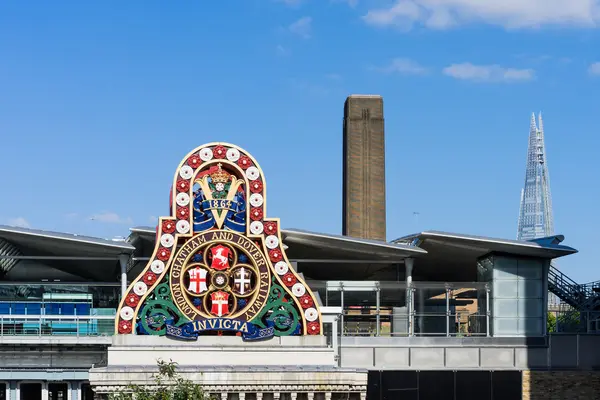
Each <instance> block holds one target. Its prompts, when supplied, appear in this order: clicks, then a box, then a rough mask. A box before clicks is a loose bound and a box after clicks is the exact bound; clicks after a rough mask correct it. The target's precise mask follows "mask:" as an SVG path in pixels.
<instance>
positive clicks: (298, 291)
mask: <svg viewBox="0 0 600 400" xmlns="http://www.w3.org/2000/svg"><path fill="white" fill-rule="evenodd" d="M292 293H294V296H296V297H302V296H304V293H306V288H305V287H304V285H303V284H301V283H300V282H298V283H296V284H294V286H292Z"/></svg>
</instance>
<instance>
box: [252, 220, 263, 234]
mask: <svg viewBox="0 0 600 400" xmlns="http://www.w3.org/2000/svg"><path fill="white" fill-rule="evenodd" d="M264 229H265V227H264V226H263V223H262V222H260V221H252V223H251V224H250V232H251V233H252V234H253V235H260V234H261V233H263V230H264Z"/></svg>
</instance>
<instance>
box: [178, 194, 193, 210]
mask: <svg viewBox="0 0 600 400" xmlns="http://www.w3.org/2000/svg"><path fill="white" fill-rule="evenodd" d="M175 202H177V205H178V206H181V207H185V206H187V205H188V204H190V195H189V194H187V193H179V194H178V195H177V197H175Z"/></svg>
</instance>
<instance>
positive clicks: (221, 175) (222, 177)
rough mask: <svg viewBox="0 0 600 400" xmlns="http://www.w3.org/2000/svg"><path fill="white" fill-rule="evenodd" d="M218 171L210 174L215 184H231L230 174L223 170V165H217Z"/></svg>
mask: <svg viewBox="0 0 600 400" xmlns="http://www.w3.org/2000/svg"><path fill="white" fill-rule="evenodd" d="M217 167H218V169H217V170H216V171H215V172H213V173H212V174H210V179H212V181H213V183H227V182H229V174H228V173H227V172H225V171H223V170H222V169H221V164H217Z"/></svg>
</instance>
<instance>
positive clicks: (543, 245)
mask: <svg viewBox="0 0 600 400" xmlns="http://www.w3.org/2000/svg"><path fill="white" fill-rule="evenodd" d="M562 240H564V236H562V235H556V236H552V237H548V238H540V239H536V240H535V241H525V240H511V239H497V238H491V237H485V236H475V235H465V234H460V233H450V232H441V231H424V232H420V233H415V234H413V235H408V236H404V237H401V238H398V239H396V240H394V241H393V243H402V244H405V245H406V244H410V245H416V246H420V247H423V248H425V249H427V248H428V247H430V245H432V244H437V245H438V248H439V251H443V250H442V248H443V247H448V248H450V247H452V248H462V249H464V250H465V251H469V250H470V251H476V252H477V251H479V252H482V253H492V252H499V253H510V254H513V255H521V256H529V257H540V258H557V257H562V256H566V255H569V254H573V253H577V250H576V249H574V248H572V247H569V246H564V245H561V244H559V243H560V242H562ZM430 251H431V250H430ZM482 255H483V254H482Z"/></svg>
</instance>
